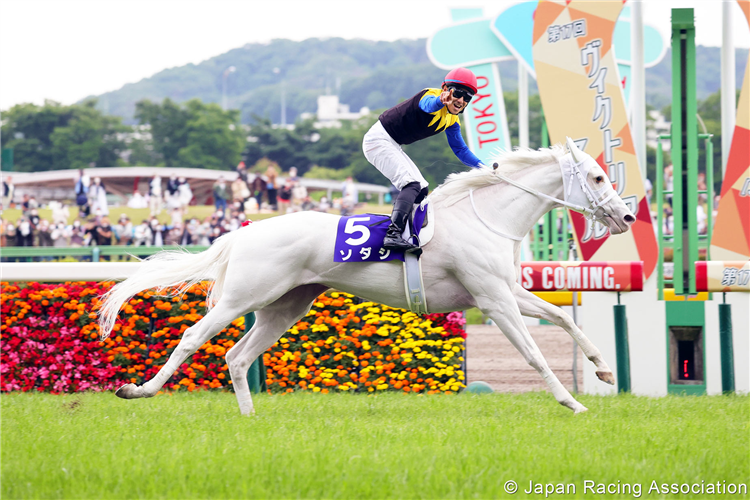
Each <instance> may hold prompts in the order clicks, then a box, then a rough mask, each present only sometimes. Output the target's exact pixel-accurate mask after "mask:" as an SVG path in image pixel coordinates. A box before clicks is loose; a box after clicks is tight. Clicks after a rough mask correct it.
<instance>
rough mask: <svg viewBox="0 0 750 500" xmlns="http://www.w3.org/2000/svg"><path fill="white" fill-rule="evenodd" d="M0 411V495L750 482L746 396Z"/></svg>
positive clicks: (76, 403)
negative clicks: (580, 406) (575, 410)
mask: <svg viewBox="0 0 750 500" xmlns="http://www.w3.org/2000/svg"><path fill="white" fill-rule="evenodd" d="M0 399H1V401H2V489H1V492H2V498H4V499H8V498H87V499H88V498H118V499H121V498H253V499H258V498H430V499H432V498H544V495H540V494H533V493H532V494H531V495H526V494H524V493H523V490H524V489H527V488H528V485H529V481H531V480H533V481H534V482H536V483H558V482H563V483H573V484H575V485H576V495H575V496H576V497H578V498H615V497H622V498H633V495H627V494H626V495H621V496H618V495H608V494H604V495H602V494H599V495H594V494H592V493H591V492H588V493H584V491H583V482H584V480H593V481H596V482H597V483H614V484H617V482H618V481H620V483H621V484H623V483H631V484H632V483H640V484H641V485H642V487H643V490H642V492H643V493H642V497H643V498H660V497H662V495H659V494H654V493H652V494H648V493H647V490H648V488H649V487H650V484H651V481H653V480H656V481H657V482H658V483H659V484H661V483H678V484H680V483H691V484H692V483H696V482H697V483H700V482H701V481H706V482H714V483H715V482H717V481H727V483H730V482H731V483H748V482H750V481H748V479H749V478H748V476H749V475H750V424H749V422H750V398H748V397H746V396H745V397H740V396H731V397H729V396H728V397H705V396H704V397H678V396H671V397H665V398H646V397H634V396H630V395H623V396H617V397H597V396H580V398H579V399H580V401H582V402H583V403H584V404H585V405H587V406H588V407H589V412H587V413H584V414H581V415H573V414H572V412H570V411H569V410H567V409H565V408H563V407H561V406H559V405H558V404H557V403H555V402H554V400H553V399H552V397H551V396H550V395H549V394H547V393H528V394H520V395H510V394H493V395H485V396H477V395H469V394H461V395H457V396H417V395H408V394H379V395H377V396H372V395H364V394H328V395H320V394H304V393H295V394H289V395H283V396H282V395H274V396H269V395H266V394H263V395H259V396H256V397H255V402H256V409H257V412H258V414H257V416H255V417H249V418H248V417H241V416H240V415H239V414H238V410H237V406H236V402H235V399H234V395H233V394H231V393H216V392H200V393H192V394H191V393H178V394H163V395H159V396H157V397H155V398H153V399H147V400H135V401H125V400H119V399H117V398H116V397H115V396H114V395H113V394H112V393H103V394H101V393H99V394H96V393H88V394H80V395H66V396H54V395H45V394H5V395H3V396H2V397H1V398H0ZM508 480H515V481H516V482H517V483H518V485H519V487H520V489H519V492H518V493H516V494H515V495H512V496H511V495H508V494H507V493H505V492H504V490H503V485H504V484H505V482H506V481H508ZM680 496H681V497H684V496H682V495H680ZM687 496H688V497H693V498H705V497H706V495H687ZM725 496H726V497H730V498H738V497H740V496H739V495H725ZM553 497H554V498H566V496H564V495H553ZM722 497H724V495H710V498H722Z"/></svg>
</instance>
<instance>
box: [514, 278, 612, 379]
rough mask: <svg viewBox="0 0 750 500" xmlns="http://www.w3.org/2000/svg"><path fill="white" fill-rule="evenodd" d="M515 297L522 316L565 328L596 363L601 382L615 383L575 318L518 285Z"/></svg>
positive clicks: (584, 352)
mask: <svg viewBox="0 0 750 500" xmlns="http://www.w3.org/2000/svg"><path fill="white" fill-rule="evenodd" d="M513 295H514V296H515V297H516V302H518V308H519V309H520V310H521V314H523V315H524V316H529V317H531V318H541V319H545V320H547V321H549V322H550V323H554V324H555V325H557V326H559V327H560V328H564V329H565V331H566V332H568V334H569V335H570V336H571V337H573V340H575V341H576V343H577V344H578V345H579V346H580V348H581V350H582V351H583V354H584V355H585V356H586V357H587V358H588V359H589V360H590V361H591V362H592V363H594V365H596V376H597V377H599V380H601V381H602V382H606V383H608V384H610V385H612V384H614V383H615V376H614V375H613V374H612V370H611V369H610V368H609V366H608V365H607V363H606V362H605V361H604V358H603V357H602V353H601V352H600V351H599V349H598V348H597V347H596V346H595V345H594V343H593V342H591V341H590V340H589V339H588V337H586V335H584V334H583V332H582V331H581V329H580V328H578V326H577V325H576V324H575V323H574V322H573V318H571V317H570V316H569V315H568V314H566V313H565V311H563V310H562V309H560V308H559V307H557V306H554V305H552V304H550V303H549V302H547V301H545V300H543V299H540V298H539V297H537V296H536V295H534V294H533V293H531V292H529V291H528V290H526V289H525V288H523V287H522V286H521V285H519V284H518V283H516V286H515V287H514V288H513Z"/></svg>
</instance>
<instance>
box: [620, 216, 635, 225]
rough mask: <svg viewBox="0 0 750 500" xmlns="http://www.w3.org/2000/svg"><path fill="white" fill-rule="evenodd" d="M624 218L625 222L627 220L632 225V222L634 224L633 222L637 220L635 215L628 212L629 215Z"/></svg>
mask: <svg viewBox="0 0 750 500" xmlns="http://www.w3.org/2000/svg"><path fill="white" fill-rule="evenodd" d="M623 219H624V220H625V222H626V223H627V224H628V225H630V224H632V223H634V222H635V217H633V216H632V215H630V214H628V215H626V216H625V217H623Z"/></svg>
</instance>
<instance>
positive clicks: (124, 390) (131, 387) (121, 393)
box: [115, 384, 141, 399]
mask: <svg viewBox="0 0 750 500" xmlns="http://www.w3.org/2000/svg"><path fill="white" fill-rule="evenodd" d="M115 396H117V397H118V398H122V399H138V398H140V397H141V395H140V394H138V386H137V385H135V384H125V385H123V386H122V387H120V388H119V389H117V391H115Z"/></svg>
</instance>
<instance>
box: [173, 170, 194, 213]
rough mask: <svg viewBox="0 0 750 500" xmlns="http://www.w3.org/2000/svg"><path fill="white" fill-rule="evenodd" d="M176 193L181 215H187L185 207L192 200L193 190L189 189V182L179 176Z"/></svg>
mask: <svg viewBox="0 0 750 500" xmlns="http://www.w3.org/2000/svg"><path fill="white" fill-rule="evenodd" d="M177 194H178V196H179V198H180V205H181V208H182V211H183V212H184V214H183V215H187V207H188V205H190V202H191V201H193V190H192V189H190V183H189V182H188V181H187V179H185V178H184V177H180V185H179V187H178V188H177Z"/></svg>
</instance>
